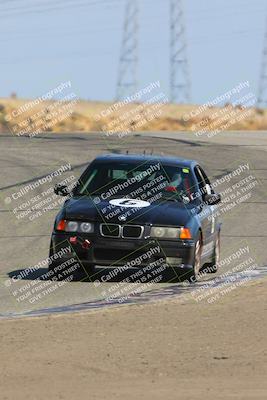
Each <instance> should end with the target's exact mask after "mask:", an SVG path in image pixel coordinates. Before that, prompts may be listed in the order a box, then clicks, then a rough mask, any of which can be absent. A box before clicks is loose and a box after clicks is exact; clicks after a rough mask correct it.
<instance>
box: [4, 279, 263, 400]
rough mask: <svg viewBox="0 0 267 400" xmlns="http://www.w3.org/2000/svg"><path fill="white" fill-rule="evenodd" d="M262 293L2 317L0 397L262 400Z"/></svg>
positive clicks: (255, 289)
mask: <svg viewBox="0 0 267 400" xmlns="http://www.w3.org/2000/svg"><path fill="white" fill-rule="evenodd" d="M266 290H267V280H266V279H265V280H264V279H262V280H260V281H258V282H254V283H251V282H250V283H248V284H247V286H246V287H245V286H242V287H240V288H239V289H236V290H234V291H232V292H231V293H229V294H227V295H225V297H223V298H222V299H221V300H220V301H217V302H215V303H213V304H207V303H204V302H199V303H196V302H195V301H194V300H193V299H189V300H188V299H187V300H185V299H183V298H182V297H180V298H176V299H172V300H168V301H167V300H166V301H165V300H164V301H159V302H157V303H154V304H148V305H132V306H121V307H117V308H113V309H106V310H104V309H102V310H98V311H90V312H87V313H83V314H72V315H70V314H69V315H59V316H45V317H37V318H31V319H30V318H28V319H18V320H2V321H0V329H1V346H0V360H1V363H0V368H1V370H0V377H1V378H0V382H1V385H0V386H1V395H0V397H1V399H2V400H4V399H12V400H13V399H20V400H24V399H27V400H31V399H34V400H36V399H41V400H42V399H46V400H47V399H72V400H73V399H99V400H100V399H101V400H105V399H109V400H110V399H119V400H122V399H127V400H128V399H129V400H132V399H134V400H136V399H158V400H161V399H170V400H173V399H188V400H189V399H190V400H195V399H206V400H211V399H212V400H220V399H235V400H236V399H240V400H241V399H242V400H244V399H247V400H255V399H266V398H267V380H266V373H267V364H266V361H267V350H266V336H267V324H266V319H265V315H264V312H266Z"/></svg>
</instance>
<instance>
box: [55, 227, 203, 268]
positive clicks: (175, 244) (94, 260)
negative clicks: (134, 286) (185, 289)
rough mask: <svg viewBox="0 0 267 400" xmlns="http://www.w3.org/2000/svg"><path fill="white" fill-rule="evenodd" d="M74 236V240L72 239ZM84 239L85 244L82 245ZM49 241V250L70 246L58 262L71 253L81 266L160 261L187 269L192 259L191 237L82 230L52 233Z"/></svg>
mask: <svg viewBox="0 0 267 400" xmlns="http://www.w3.org/2000/svg"><path fill="white" fill-rule="evenodd" d="M74 237H76V238H77V243H74V242H73V238H74ZM71 238H72V239H71ZM86 241H87V246H88V247H87V246H84V244H85V242H86ZM88 241H89V245H88ZM51 245H52V253H53V254H55V253H59V252H62V249H66V248H68V249H69V250H70V251H68V252H65V254H64V255H63V256H62V257H61V259H60V262H63V261H64V260H67V259H70V258H73V257H75V258H76V259H77V260H78V262H79V263H81V264H82V265H83V266H84V267H85V268H86V267H91V266H93V265H94V266H96V265H97V266H102V267H111V268H112V267H114V268H116V267H117V266H125V265H127V266H129V268H133V269H136V268H140V267H143V266H146V265H148V264H151V263H153V262H156V261H160V262H161V263H164V264H167V266H170V267H172V268H179V269H183V270H189V269H192V266H193V263H194V246H195V244H194V241H193V240H177V239H176V240H155V239H151V238H146V239H123V238H116V239H114V238H108V237H101V236H97V235H86V234H79V236H74V235H73V234H68V233H65V232H64V233H53V234H52V239H51ZM86 247H87V248H86Z"/></svg>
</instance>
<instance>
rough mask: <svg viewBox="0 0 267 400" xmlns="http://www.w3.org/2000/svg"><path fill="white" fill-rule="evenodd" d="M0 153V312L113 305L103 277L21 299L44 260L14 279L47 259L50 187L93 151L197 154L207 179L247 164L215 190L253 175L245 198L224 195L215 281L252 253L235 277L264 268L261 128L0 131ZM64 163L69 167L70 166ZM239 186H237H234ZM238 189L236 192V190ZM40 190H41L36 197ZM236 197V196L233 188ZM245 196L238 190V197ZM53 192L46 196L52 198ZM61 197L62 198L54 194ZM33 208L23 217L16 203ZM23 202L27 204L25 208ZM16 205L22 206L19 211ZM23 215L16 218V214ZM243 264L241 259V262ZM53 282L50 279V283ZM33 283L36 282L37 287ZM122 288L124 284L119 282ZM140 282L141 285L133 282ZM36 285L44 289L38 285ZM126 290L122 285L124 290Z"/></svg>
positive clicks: (164, 291) (266, 183) (266, 217)
mask: <svg viewBox="0 0 267 400" xmlns="http://www.w3.org/2000/svg"><path fill="white" fill-rule="evenodd" d="M0 143H1V157H0V167H1V175H0V187H1V196H0V216H1V228H2V229H1V233H0V243H1V258H0V265H1V266H0V318H6V317H14V316H23V315H40V314H43V313H51V312H73V311H80V310H86V309H90V308H97V307H103V306H113V305H114V304H115V305H117V304H118V303H117V302H116V301H106V296H105V295H104V293H107V292H109V289H110V288H111V285H114V282H110V283H102V284H101V286H100V287H96V285H95V284H94V282H88V281H85V282H65V283H64V285H62V286H60V287H57V288H56V290H54V291H53V292H50V293H49V294H44V292H42V293H43V296H41V297H40V298H39V299H37V300H36V301H34V302H30V301H29V298H25V299H23V293H24V294H25V293H27V290H28V289H27V287H28V288H32V287H34V286H35V287H37V286H38V285H39V284H40V281H39V280H38V277H40V276H41V275H42V274H44V273H45V272H46V265H45V264H44V263H43V265H42V267H41V268H40V269H38V270H37V271H35V272H33V273H30V274H27V275H26V277H24V278H23V279H20V280H16V281H15V280H12V277H17V276H18V275H19V274H21V273H22V275H23V271H25V270H27V269H28V268H30V267H32V266H35V265H37V264H39V263H40V262H42V261H43V260H45V259H46V258H47V256H48V247H49V241H50V233H51V229H52V224H53V220H54V217H55V215H56V213H57V211H58V210H59V208H60V205H59V204H58V203H55V202H54V200H51V190H52V189H51V188H52V187H53V186H54V185H55V184H56V183H57V182H59V181H61V180H62V179H66V178H68V179H69V180H70V182H73V181H74V180H75V179H77V178H78V177H79V175H80V174H81V172H82V171H83V169H84V168H85V167H86V166H87V165H88V163H89V162H90V161H91V160H93V159H94V157H96V156H97V155H100V154H105V153H110V152H112V153H121V152H122V153H123V152H126V151H127V150H128V151H130V152H131V153H143V152H144V151H146V152H147V153H150V152H151V151H153V153H154V154H158V155H161V154H163V155H172V156H178V157H184V158H190V159H196V160H198V161H199V162H200V163H201V164H202V165H203V167H204V169H205V170H206V171H207V173H208V175H209V177H210V178H211V180H212V181H215V180H221V181H222V178H223V177H224V176H225V175H227V174H231V173H233V171H236V170H238V169H240V166H244V165H248V168H247V169H246V170H244V171H243V172H242V173H240V175H236V176H233V177H231V180H230V181H229V182H225V181H224V182H221V181H220V182H221V183H220V184H219V185H218V191H219V192H222V191H224V190H227V188H228V187H232V185H234V184H235V183H237V184H238V183H239V182H240V181H241V180H244V179H246V178H247V177H249V176H252V177H253V178H250V179H248V181H247V182H252V181H253V182H256V183H255V185H254V186H253V187H252V188H249V187H248V185H249V184H248V183H246V184H245V185H244V184H242V187H243V188H244V186H247V187H248V188H247V189H244V192H243V193H244V195H245V194H248V193H250V194H249V195H247V197H246V198H244V199H243V201H240V202H239V201H235V200H232V201H231V199H230V200H229V199H228V200H227V199H226V197H227V194H225V196H224V201H225V205H227V204H233V202H235V204H234V205H233V206H231V207H230V206H229V208H228V209H225V210H224V211H223V213H222V216H221V218H222V221H223V229H222V255H221V257H222V259H224V260H229V257H231V262H227V263H225V265H224V266H222V268H221V271H220V273H219V274H217V275H218V279H217V281H216V285H218V284H220V282H221V283H222V282H223V281H224V280H225V278H224V277H220V275H221V274H222V273H225V272H227V271H228V272H229V276H232V275H235V272H233V268H234V267H235V265H237V263H240V262H244V263H245V262H246V260H248V258H249V259H250V260H253V262H252V264H253V266H254V267H253V268H252V270H251V271H249V272H247V273H246V274H244V275H242V276H239V277H238V278H237V281H242V280H245V279H246V278H253V279H257V278H258V277H260V276H262V275H265V274H266V272H267V271H266V265H267V246H266V238H267V234H266V231H267V229H266V228H267V202H266V197H267V196H266V194H267V163H266V159H267V133H265V132H227V133H220V134H218V135H217V136H215V137H213V138H208V137H206V136H205V137H196V136H195V135H194V134H193V133H186V132H184V133H167V132H161V133H145V134H135V135H134V136H131V137H126V138H123V139H121V138H118V137H112V138H107V137H105V136H102V135H101V134H99V133H98V134H80V133H73V134H44V135H39V136H38V137H35V138H28V137H21V138H19V137H15V136H12V135H9V134H6V135H5V134H1V137H0ZM63 165H71V170H67V171H66V172H64V173H63V174H62V175H60V176H58V177H53V179H52V180H51V182H48V181H46V182H45V183H43V184H40V185H39V186H37V187H35V188H34V189H30V190H28V192H27V190H26V189H25V188H27V186H28V185H30V184H32V185H34V184H35V183H36V182H39V181H40V179H42V178H44V177H46V176H48V175H50V174H51V173H53V172H54V171H57V170H58V169H59V168H60V167H61V166H63ZM68 168H69V167H68ZM235 190H238V189H235ZM239 195H240V193H239ZM38 196H39V197H38ZM237 197H238V195H237ZM241 197H242V196H241ZM40 199H41V200H43V201H47V203H46V206H47V205H49V206H50V207H51V209H49V210H47V211H46V212H42V208H40V209H39V211H40V210H41V212H40V213H37V210H35V211H34V209H33V208H32V206H33V205H34V204H37V203H38V202H40V201H41V200H40ZM49 199H50V200H49ZM58 199H60V198H58ZM27 204H28V205H29V204H30V212H28V214H27V215H25V216H22V214H20V212H21V210H28V209H29V206H28V205H27ZM23 207H24V208H23ZM19 208H20V209H21V210H20V211H19ZM19 215H20V217H18V216H19ZM244 248H247V249H248V250H247V253H244V254H242V256H240V257H239V256H238V257H236V254H237V252H238V251H239V250H240V249H244ZM244 265H245V264H244ZM214 278H216V276H214V275H209V276H207V277H205V278H204V280H203V282H200V283H197V284H196V285H193V286H191V287H189V288H188V287H184V286H182V285H181V284H174V283H173V282H168V281H167V282H164V283H160V284H155V285H152V286H149V287H147V288H146V289H144V290H143V291H142V292H141V293H139V294H138V295H134V296H130V297H129V298H128V300H127V301H126V304H127V303H132V302H135V303H136V302H142V303H144V302H147V301H154V300H156V299H159V298H166V297H168V296H179V295H182V294H186V295H190V294H191V293H192V292H193V291H196V290H198V289H199V288H200V287H201V285H204V284H205V282H206V281H207V280H208V281H209V282H211V284H212V282H214V285H215V281H214ZM50 284H51V283H50ZM36 285H37V286H36ZM120 285H121V287H123V284H120ZM136 285H138V284H136ZM40 290H41V289H40ZM122 291H123V290H122Z"/></svg>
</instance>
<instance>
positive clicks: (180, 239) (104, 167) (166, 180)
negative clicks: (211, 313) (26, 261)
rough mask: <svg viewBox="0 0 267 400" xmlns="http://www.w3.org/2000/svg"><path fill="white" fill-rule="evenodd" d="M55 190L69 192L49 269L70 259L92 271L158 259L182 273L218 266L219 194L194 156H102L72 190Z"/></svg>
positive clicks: (185, 275)
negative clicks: (189, 157) (186, 157)
mask: <svg viewBox="0 0 267 400" xmlns="http://www.w3.org/2000/svg"><path fill="white" fill-rule="evenodd" d="M55 193H56V194H57V195H61V196H66V201H65V203H64V205H63V207H62V209H61V210H60V212H59V213H58V215H57V216H56V219H55V223H54V228H53V232H52V237H51V244H50V254H49V269H50V270H51V271H54V272H55V273H59V272H60V271H62V270H63V267H62V265H63V266H64V268H65V267H68V265H69V264H68V260H70V259H75V260H77V262H78V263H79V265H80V267H81V268H83V269H84V270H85V271H87V273H88V274H90V275H94V272H95V271H96V270H97V269H98V268H101V269H102V270H103V269H111V268H118V267H121V268H122V267H124V268H126V269H127V268H129V269H135V270H138V269H139V268H142V267H144V266H147V265H152V267H151V268H153V265H158V264H157V263H161V264H162V265H165V267H166V266H167V267H168V268H170V269H172V270H173V271H175V274H176V275H177V276H178V277H180V278H181V280H182V279H191V281H194V280H195V279H197V277H198V276H199V273H200V271H202V270H203V269H204V270H205V271H206V272H216V271H217V267H218V263H219V255H220V229H221V223H220V222H219V221H218V218H217V213H215V208H216V204H218V203H219V202H220V195H219V194H217V193H215V192H214V190H213V188H212V184H211V183H210V181H209V179H208V177H207V175H206V173H205V172H204V170H203V168H202V167H201V166H200V165H199V164H198V162H196V161H194V160H186V159H181V158H173V157H162V156H159V157H158V156H156V155H153V156H148V155H128V154H125V155H122V154H118V155H113V154H112V155H110V154H109V155H103V156H100V157H97V158H96V159H95V160H94V161H92V162H91V163H90V164H89V166H88V167H87V168H86V170H85V171H84V172H83V174H82V175H81V177H80V179H79V181H78V182H77V184H76V185H75V187H74V189H73V190H72V191H69V190H68V188H67V187H66V186H64V185H57V186H56V187H55ZM66 249H67V250H66ZM153 263H155V264H153ZM180 278H179V279H180Z"/></svg>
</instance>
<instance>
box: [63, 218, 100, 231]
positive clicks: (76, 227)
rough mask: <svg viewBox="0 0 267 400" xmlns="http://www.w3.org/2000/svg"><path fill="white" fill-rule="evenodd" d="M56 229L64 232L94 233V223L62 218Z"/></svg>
mask: <svg viewBox="0 0 267 400" xmlns="http://www.w3.org/2000/svg"><path fill="white" fill-rule="evenodd" d="M56 230H57V231H64V232H81V233H92V232H94V224H93V223H92V222H80V221H66V220H60V221H59V222H58V224H57V226H56Z"/></svg>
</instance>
